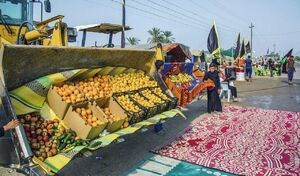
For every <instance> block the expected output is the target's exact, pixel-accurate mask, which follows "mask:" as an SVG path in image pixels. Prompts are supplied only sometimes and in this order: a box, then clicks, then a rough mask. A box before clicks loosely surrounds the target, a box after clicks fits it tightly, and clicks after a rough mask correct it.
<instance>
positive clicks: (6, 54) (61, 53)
mask: <svg viewBox="0 0 300 176" xmlns="http://www.w3.org/2000/svg"><path fill="white" fill-rule="evenodd" d="M155 54H156V53H155V51H150V50H141V49H139V50H138V49H116V48H87V47H85V48H82V47H48V46H27V45H26V46H25V45H3V46H2V47H1V51H0V59H1V60H0V61H1V64H2V67H1V68H0V69H1V70H0V74H1V79H2V80H3V81H4V84H5V87H6V88H7V89H8V90H9V91H10V90H13V89H15V88H17V87H20V86H22V85H24V84H25V83H28V82H30V81H32V80H35V79H37V78H39V77H42V76H45V75H49V74H52V73H58V72H61V71H66V70H74V69H81V68H99V67H104V66H113V67H115V66H121V67H129V68H135V69H139V70H143V71H145V72H146V73H148V74H150V75H152V73H153V72H154V70H155V68H154V62H155V60H156V55H155Z"/></svg>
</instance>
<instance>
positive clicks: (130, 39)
mask: <svg viewBox="0 0 300 176" xmlns="http://www.w3.org/2000/svg"><path fill="white" fill-rule="evenodd" d="M126 39H127V41H128V43H129V44H130V45H137V44H139V41H141V40H140V39H138V38H136V37H127V38H126Z"/></svg>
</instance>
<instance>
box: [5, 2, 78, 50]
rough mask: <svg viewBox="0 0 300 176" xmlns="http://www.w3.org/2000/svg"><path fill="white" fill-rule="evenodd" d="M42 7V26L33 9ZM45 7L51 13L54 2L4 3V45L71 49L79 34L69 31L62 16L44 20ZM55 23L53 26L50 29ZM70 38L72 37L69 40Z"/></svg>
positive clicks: (72, 30) (70, 29)
mask: <svg viewBox="0 0 300 176" xmlns="http://www.w3.org/2000/svg"><path fill="white" fill-rule="evenodd" d="M36 3H39V4H41V9H40V12H41V15H40V16H41V20H40V22H37V21H34V20H33V5H34V4H36ZM43 7H45V10H46V12H50V11H51V6H50V1H49V0H48V1H47V0H46V1H45V2H44V4H43V3H42V2H40V1H39V0H2V1H0V45H1V44H25V45H44V46H68V41H69V39H71V40H73V41H74V38H75V39H76V36H77V31H76V30H75V29H74V28H68V26H67V24H66V23H64V22H63V21H62V19H63V17H64V16H62V15H58V16H55V17H53V18H50V19H47V20H43V19H42V18H43ZM50 23H54V25H53V26H51V27H50V26H49V24H50ZM69 36H71V37H70V38H69Z"/></svg>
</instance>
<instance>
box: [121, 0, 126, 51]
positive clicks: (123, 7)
mask: <svg viewBox="0 0 300 176" xmlns="http://www.w3.org/2000/svg"><path fill="white" fill-rule="evenodd" d="M122 11H123V13H122V35H121V48H125V19H126V16H125V0H122Z"/></svg>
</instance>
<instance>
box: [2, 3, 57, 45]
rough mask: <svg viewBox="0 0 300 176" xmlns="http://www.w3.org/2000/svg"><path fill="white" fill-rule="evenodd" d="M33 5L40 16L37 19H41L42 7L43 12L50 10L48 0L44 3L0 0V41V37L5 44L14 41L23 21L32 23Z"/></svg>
mask: <svg viewBox="0 0 300 176" xmlns="http://www.w3.org/2000/svg"><path fill="white" fill-rule="evenodd" d="M35 4H37V6H35ZM34 7H35V8H37V10H36V13H39V14H40V17H41V18H40V19H38V20H37V21H42V20H43V11H44V8H45V12H48V13H49V12H51V4H50V1H49V0H45V1H44V3H42V2H41V1H40V0H0V43H1V39H2V41H6V42H4V43H6V44H11V43H15V42H16V39H17V33H18V30H19V27H20V25H21V24H22V23H23V22H25V21H28V22H31V23H34V19H33V16H34V15H33V13H34V11H33V9H34ZM38 7H40V8H38ZM29 30H31V29H29ZM22 31H23V32H25V31H26V28H24V29H23V28H22Z"/></svg>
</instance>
